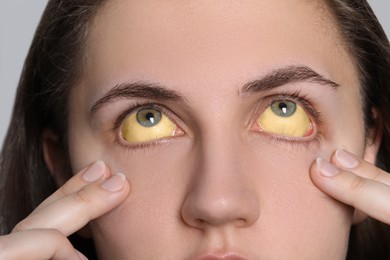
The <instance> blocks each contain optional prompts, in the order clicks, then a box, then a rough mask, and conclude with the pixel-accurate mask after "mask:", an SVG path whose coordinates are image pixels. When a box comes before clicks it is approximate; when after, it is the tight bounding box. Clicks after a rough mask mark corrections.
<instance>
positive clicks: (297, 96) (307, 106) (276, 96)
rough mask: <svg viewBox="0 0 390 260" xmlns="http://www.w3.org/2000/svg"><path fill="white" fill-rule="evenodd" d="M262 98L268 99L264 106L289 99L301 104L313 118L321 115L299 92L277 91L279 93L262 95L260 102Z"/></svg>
mask: <svg viewBox="0 0 390 260" xmlns="http://www.w3.org/2000/svg"><path fill="white" fill-rule="evenodd" d="M264 99H267V100H268V99H269V101H268V102H267V105H265V107H269V106H270V105H271V104H272V103H273V102H276V101H280V100H290V101H293V102H295V103H299V104H301V105H302V106H303V108H304V110H305V111H306V112H308V113H309V114H310V115H311V116H312V117H314V119H318V118H319V117H320V116H321V113H320V112H319V111H318V110H317V109H316V108H315V106H314V105H313V104H312V101H311V100H310V99H309V98H308V97H307V96H306V95H302V94H300V93H299V92H292V93H287V92H283V93H279V94H273V95H269V96H266V97H263V98H262V99H261V101H260V102H263V100H264Z"/></svg>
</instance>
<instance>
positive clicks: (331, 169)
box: [316, 157, 339, 177]
mask: <svg viewBox="0 0 390 260" xmlns="http://www.w3.org/2000/svg"><path fill="white" fill-rule="evenodd" d="M316 163H317V166H318V170H319V171H320V173H321V174H322V175H323V176H326V177H332V176H335V175H336V174H338V173H339V169H338V168H337V167H336V166H334V165H333V164H331V163H329V162H327V161H326V160H325V159H323V158H321V157H318V158H317V159H316Z"/></svg>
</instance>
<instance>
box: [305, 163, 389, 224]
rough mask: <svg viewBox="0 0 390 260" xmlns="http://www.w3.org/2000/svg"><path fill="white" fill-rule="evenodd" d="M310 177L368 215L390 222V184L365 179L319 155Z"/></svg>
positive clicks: (344, 201) (330, 193)
mask: <svg viewBox="0 0 390 260" xmlns="http://www.w3.org/2000/svg"><path fill="white" fill-rule="evenodd" d="M310 173H311V178H312V180H313V182H314V184H316V185H317V186H318V187H319V188H320V189H321V190H322V191H324V192H325V193H327V194H328V195H330V196H332V197H333V198H335V199H337V200H339V201H341V202H343V203H345V204H348V205H350V206H352V207H354V208H356V209H358V210H360V211H362V212H364V213H366V214H367V215H369V216H371V217H373V218H375V219H377V220H379V221H382V222H384V223H386V224H390V203H389V201H390V186H388V185H386V184H384V183H382V182H379V181H376V180H372V179H366V178H364V177H361V176H359V175H357V174H354V173H352V172H350V171H346V170H343V169H339V168H337V167H336V166H335V165H334V164H331V163H329V162H327V161H326V160H324V159H322V158H318V159H317V160H316V163H314V164H313V166H312V168H311V170H310Z"/></svg>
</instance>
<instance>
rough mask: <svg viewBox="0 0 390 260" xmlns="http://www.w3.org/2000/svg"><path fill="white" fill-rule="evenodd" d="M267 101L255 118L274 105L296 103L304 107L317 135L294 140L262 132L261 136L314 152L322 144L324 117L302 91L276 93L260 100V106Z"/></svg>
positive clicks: (252, 121)
mask: <svg viewBox="0 0 390 260" xmlns="http://www.w3.org/2000/svg"><path fill="white" fill-rule="evenodd" d="M264 100H266V103H265V105H263V104H262V107H263V109H261V110H259V109H257V110H256V113H255V118H256V119H257V117H258V116H259V114H261V113H262V112H264V110H265V109H267V108H268V107H269V106H271V104H272V103H274V102H278V101H283V100H288V101H292V102H294V103H297V104H299V105H302V107H303V109H304V110H305V111H306V112H307V113H308V114H309V116H310V119H311V120H312V122H313V123H314V125H315V127H316V134H315V136H314V137H313V138H310V137H308V138H294V137H288V136H281V135H279V136H278V135H274V134H270V133H265V132H261V134H266V135H267V136H269V137H271V138H272V139H273V140H276V141H278V142H284V143H286V144H288V145H291V146H293V148H296V149H298V148H301V147H302V145H303V146H304V148H306V149H309V150H312V149H313V147H315V146H318V145H319V144H320V143H321V140H322V138H323V133H322V131H321V129H322V126H323V125H324V123H325V120H324V115H323V114H322V113H321V112H320V111H318V110H317V109H316V108H315V107H314V106H313V105H312V102H311V101H310V98H308V97H307V95H304V94H302V93H301V92H300V91H294V92H288V91H283V92H280V93H276V94H274V95H271V96H267V97H264V98H262V99H261V100H260V102H259V103H260V104H261V103H262V102H264ZM253 123H254V120H251V124H253Z"/></svg>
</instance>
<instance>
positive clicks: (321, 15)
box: [87, 0, 354, 87]
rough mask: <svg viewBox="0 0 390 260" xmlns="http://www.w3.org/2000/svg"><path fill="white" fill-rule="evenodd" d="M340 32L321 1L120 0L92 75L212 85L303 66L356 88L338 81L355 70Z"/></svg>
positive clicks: (94, 56)
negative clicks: (273, 69)
mask: <svg viewBox="0 0 390 260" xmlns="http://www.w3.org/2000/svg"><path fill="white" fill-rule="evenodd" d="M335 27H336V26H335V24H334V22H333V19H332V17H331V16H330V15H329V14H328V12H327V10H326V8H325V7H324V6H323V5H322V4H321V3H320V2H319V1H315V0H252V1H251V0H247V1H238V0H231V1H224V0H213V1H205V0H199V1H190V0H180V1H178V0H165V1H156V0H117V1H112V2H108V4H107V5H106V6H105V7H104V8H102V10H101V11H100V12H99V13H98V15H97V18H96V20H95V23H94V27H93V28H94V29H93V30H92V33H91V38H90V41H89V44H88V49H89V59H88V61H89V63H88V68H87V71H88V72H89V73H88V76H89V80H91V81H92V82H91V83H92V84H100V85H111V86H112V85H113V84H115V83H116V81H126V80H150V81H154V80H155V81H160V82H163V83H164V84H166V85H181V86H183V85H188V84H189V82H193V83H195V82H196V84H197V86H198V87H199V86H205V87H208V85H210V84H211V85H214V86H215V85H218V84H223V85H225V83H226V82H231V83H232V84H236V83H237V84H238V82H241V81H243V80H244V79H247V78H253V77H256V76H259V74H262V73H265V72H267V70H271V69H272V68H274V67H278V66H281V65H286V64H291V63H292V64H296V63H299V64H302V63H303V64H305V65H308V66H311V67H314V68H315V69H316V70H318V71H319V72H320V73H322V74H323V75H325V76H329V77H331V78H333V79H334V80H335V81H338V82H339V83H341V84H343V83H346V84H348V82H343V81H346V80H347V79H348V78H350V77H345V75H344V76H343V78H338V77H339V75H338V74H339V73H338V72H339V71H340V69H341V70H345V67H352V65H351V62H350V59H349V58H348V57H347V56H348V55H347V53H346V52H345V51H344V50H343V47H342V44H341V41H340V40H339V38H340V37H338V33H337V30H336V28H335ZM352 71H353V70H349V73H350V74H351V75H350V76H354V75H352V74H353V72H352Z"/></svg>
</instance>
